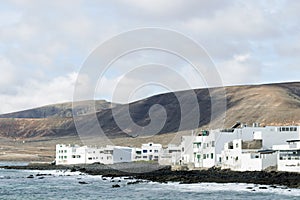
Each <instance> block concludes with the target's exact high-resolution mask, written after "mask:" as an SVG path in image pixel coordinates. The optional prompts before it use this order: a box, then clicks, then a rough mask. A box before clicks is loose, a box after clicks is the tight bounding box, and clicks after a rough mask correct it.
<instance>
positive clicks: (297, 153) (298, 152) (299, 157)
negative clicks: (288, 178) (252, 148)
mask: <svg viewBox="0 0 300 200" xmlns="http://www.w3.org/2000/svg"><path fill="white" fill-rule="evenodd" d="M287 143H288V144H284V145H274V146H273V149H274V150H277V151H278V157H277V170H278V171H287V172H298V173H300V140H288V141H287Z"/></svg>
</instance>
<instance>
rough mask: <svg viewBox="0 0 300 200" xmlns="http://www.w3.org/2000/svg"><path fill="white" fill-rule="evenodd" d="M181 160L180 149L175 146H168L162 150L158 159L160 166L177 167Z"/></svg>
mask: <svg viewBox="0 0 300 200" xmlns="http://www.w3.org/2000/svg"><path fill="white" fill-rule="evenodd" d="M180 159H181V147H180V146H177V145H175V144H168V147H167V148H166V149H163V150H162V151H161V153H160V155H159V158H158V164H160V165H178V164H181V163H180Z"/></svg>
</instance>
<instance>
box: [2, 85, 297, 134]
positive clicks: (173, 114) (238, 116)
mask: <svg viewBox="0 0 300 200" xmlns="http://www.w3.org/2000/svg"><path fill="white" fill-rule="evenodd" d="M225 89H226V99H227V112H226V113H225V114H226V118H225V124H224V126H225V127H230V126H231V125H232V124H233V123H235V122H236V121H241V122H245V123H248V124H252V123H254V122H260V123H261V124H263V125H291V124H294V125H300V83H299V82H295V83H280V84H268V85H251V86H232V87H226V88H225ZM219 90H220V89H219V88H215V89H213V92H216V93H218V92H219ZM190 92H191V91H181V92H176V96H181V97H184V98H185V99H186V100H185V101H184V103H186V104H189V101H188V99H189V98H188V95H189V94H190ZM195 93H196V95H197V98H198V103H199V107H200V112H201V117H200V119H199V124H197V126H196V127H195V126H194V125H192V124H191V125H189V124H188V125H187V126H186V127H185V130H191V129H195V128H198V127H203V128H205V127H208V125H211V124H213V126H210V127H212V128H213V127H215V128H224V127H220V125H222V124H221V123H219V121H218V120H217V119H216V120H215V121H213V122H210V111H211V106H210V95H209V91H208V90H207V89H197V90H195ZM176 96H175V95H174V93H167V94H161V95H156V96H153V97H150V98H147V99H143V100H140V101H137V102H133V103H131V104H130V105H129V107H130V114H131V117H132V119H133V121H134V122H135V123H137V124H139V125H141V126H145V125H147V124H148V123H150V118H149V113H148V111H149V108H150V107H151V106H152V105H154V104H160V105H162V106H163V107H164V108H165V109H166V112H167V121H166V123H165V125H164V127H163V129H162V130H161V131H160V134H164V133H171V132H176V131H178V128H179V127H178V126H179V122H180V119H181V118H180V117H181V115H180V114H181V113H180V106H179V103H178V100H177V98H176ZM105 105H106V104H105ZM43 109H45V108H43ZM67 109H70V108H69V107H68V108H67ZM113 109H116V110H115V111H116V113H117V115H118V116H119V117H120V118H122V116H123V115H124V113H125V107H124V105H116V106H115V107H114V108H113ZM190 109H191V110H193V109H194V108H193V107H191V108H190ZM46 110H47V109H46ZM59 112H60V113H66V112H65V110H64V109H63V108H62V107H61V106H60V109H59ZM68 112H69V111H68ZM48 113H49V110H48ZM50 113H51V116H50V117H45V118H43V117H42V116H43V115H42V114H41V111H40V110H39V111H38V112H37V110H35V109H32V112H31V111H30V110H28V111H26V112H18V113H13V114H6V115H2V116H0V117H2V118H0V136H2V137H8V138H32V137H44V136H47V137H62V136H70V135H76V128H75V125H74V122H73V118H72V117H66V116H65V115H61V114H58V115H56V114H55V113H53V112H50ZM153 114H154V117H159V114H160V113H159V112H156V111H155V112H154V113H153ZM219 114H220V116H221V115H222V114H224V113H219ZM27 115H28V116H30V118H26V116H27ZM97 116H98V119H99V122H100V124H101V127H102V129H103V130H104V131H105V133H106V135H108V136H109V137H113V138H116V137H127V136H128V135H127V134H125V133H123V132H122V131H121V130H120V128H119V127H118V126H117V125H116V123H115V121H114V119H113V116H112V111H111V108H110V107H109V106H107V105H106V106H105V108H104V109H101V110H100V111H99V112H98V113H97ZM5 117H6V118H5ZM8 117H9V118H8ZM184 117H185V118H187V119H189V116H184ZM81 124H82V126H85V127H87V130H89V131H90V132H91V133H93V131H95V130H96V129H94V127H95V126H94V124H93V122H92V121H91V120H90V115H89V114H88V113H87V114H86V115H83V116H82V119H81ZM127 129H128V130H131V131H132V135H137V134H138V133H135V132H134V130H132V127H130V126H128V127H127ZM149 134H151V133H149Z"/></svg>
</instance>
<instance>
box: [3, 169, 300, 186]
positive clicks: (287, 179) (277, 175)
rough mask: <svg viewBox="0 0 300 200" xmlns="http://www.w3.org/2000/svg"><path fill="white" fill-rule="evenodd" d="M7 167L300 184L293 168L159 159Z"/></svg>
mask: <svg viewBox="0 0 300 200" xmlns="http://www.w3.org/2000/svg"><path fill="white" fill-rule="evenodd" d="M1 168H6V169H20V170H70V171H79V172H82V173H87V174H90V175H102V176H103V177H132V178H135V179H143V180H149V181H153V182H159V183H167V182H180V183H183V184H191V183H201V182H216V183H253V184H264V185H271V186H272V187H276V186H286V187H290V188H300V174H299V173H290V172H276V171H271V172H266V171H261V172H236V171H230V170H220V169H218V168H210V169H208V170H192V171H172V170H171V168H170V167H167V166H159V165H158V164H156V163H122V164H115V165H102V164H91V165H74V166H56V165H50V164H34V165H27V166H3V167H1Z"/></svg>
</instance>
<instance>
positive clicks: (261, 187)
mask: <svg viewBox="0 0 300 200" xmlns="http://www.w3.org/2000/svg"><path fill="white" fill-rule="evenodd" d="M258 189H262V190H266V189H268V188H267V187H265V186H260V187H258Z"/></svg>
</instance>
